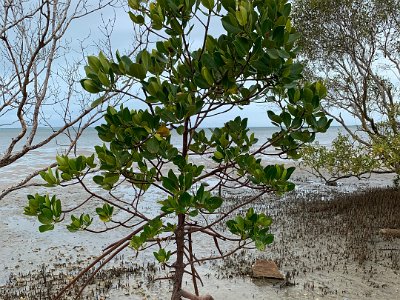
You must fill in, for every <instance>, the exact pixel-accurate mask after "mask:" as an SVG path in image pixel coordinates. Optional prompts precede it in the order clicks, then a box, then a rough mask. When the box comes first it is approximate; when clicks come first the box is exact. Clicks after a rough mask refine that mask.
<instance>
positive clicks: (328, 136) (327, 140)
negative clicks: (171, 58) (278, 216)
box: [0, 127, 343, 167]
mask: <svg viewBox="0 0 400 300" xmlns="http://www.w3.org/2000/svg"><path fill="white" fill-rule="evenodd" d="M205 130H206V132H209V129H205ZM250 130H251V131H252V132H254V134H255V136H256V137H257V138H258V139H259V143H261V142H263V141H265V140H266V139H267V138H269V137H271V135H272V134H273V133H274V132H275V131H276V128H274V127H255V128H251V129H250ZM340 131H343V128H341V127H331V128H330V129H329V130H328V131H327V132H326V133H324V134H318V135H317V138H316V140H317V141H318V142H319V143H320V144H322V145H327V146H329V145H330V144H331V142H332V140H333V139H334V138H335V137H336V136H337V134H338V132H340ZM18 132H19V131H18V129H14V128H1V129H0V155H2V154H3V153H4V151H5V149H6V146H7V145H8V144H9V143H10V141H11V139H12V138H13V137H15V136H16V135H17V134H18ZM51 133H52V130H51V129H49V128H40V129H38V132H37V135H36V138H35V141H36V142H37V141H42V140H44V139H46V138H47V137H48V136H49V135H50V134H51ZM181 138H182V137H181V136H179V135H178V134H176V133H173V134H172V143H173V144H174V145H175V146H177V147H179V145H180V144H181ZM101 144H102V141H101V140H100V139H99V138H98V136H97V131H96V130H95V129H94V128H88V129H87V130H86V131H85V132H84V134H83V136H82V137H81V138H80V140H79V143H78V147H77V149H78V152H79V153H85V154H88V153H90V152H94V146H95V145H101ZM68 145H69V140H68V138H67V136H66V135H65V134H64V135H60V136H58V137H57V138H56V139H54V140H53V141H51V142H49V143H48V144H46V145H45V146H43V147H41V148H39V149H37V150H34V151H31V152H30V153H29V154H28V155H26V156H24V157H23V158H21V159H20V160H19V161H18V162H17V164H13V165H19V166H21V165H22V166H27V167H33V165H36V166H41V165H46V164H49V162H53V161H54V159H55V156H56V155H57V154H62V153H63V152H64V151H65V149H66V148H67V146H68ZM20 147H22V144H19V145H18V147H17V148H20Z"/></svg>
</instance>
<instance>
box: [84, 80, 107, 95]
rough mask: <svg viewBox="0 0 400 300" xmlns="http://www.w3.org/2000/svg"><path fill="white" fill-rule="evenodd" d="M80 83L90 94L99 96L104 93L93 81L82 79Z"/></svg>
mask: <svg viewBox="0 0 400 300" xmlns="http://www.w3.org/2000/svg"><path fill="white" fill-rule="evenodd" d="M80 82H81V85H82V87H83V88H84V90H86V91H88V92H89V93H92V94H97V93H99V92H101V91H102V88H101V86H100V85H99V84H98V83H97V82H96V81H94V80H92V79H82V80H81V81H80Z"/></svg>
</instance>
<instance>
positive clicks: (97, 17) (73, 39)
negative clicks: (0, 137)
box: [0, 1, 354, 127]
mask: <svg viewBox="0 0 400 300" xmlns="http://www.w3.org/2000/svg"><path fill="white" fill-rule="evenodd" d="M123 2H125V1H123ZM124 9H125V8H120V9H118V10H113V9H112V8H107V9H103V10H102V11H101V12H97V13H94V14H92V15H89V16H86V17H85V18H82V19H78V20H76V21H74V22H73V23H72V24H71V27H70V28H69V31H68V32H67V34H66V35H65V39H66V41H67V43H68V45H69V47H70V48H71V50H70V52H69V54H68V56H67V59H70V60H71V61H72V60H73V59H78V58H79V57H82V55H84V56H85V57H86V56H88V55H97V54H98V52H99V51H100V50H103V51H104V52H105V53H107V52H108V51H107V47H106V45H104V44H101V39H102V38H103V35H102V33H101V31H100V30H99V27H101V25H102V24H103V23H104V22H106V23H107V22H109V21H110V22H111V23H113V22H115V23H114V25H113V30H112V35H111V45H112V49H111V51H112V52H113V53H115V51H116V50H119V51H120V53H121V54H124V53H127V52H129V50H130V49H131V45H132V37H133V35H134V32H133V27H132V22H131V20H130V18H129V16H128V14H127V13H126V12H125V11H124ZM210 28H211V31H210V34H212V35H213V36H218V35H219V34H220V33H221V32H223V28H222V26H221V24H220V21H219V20H218V19H215V20H214V21H213V23H212V24H211V26H210ZM201 29H202V26H195V28H194V31H193V34H192V38H191V40H190V42H191V44H192V46H193V49H195V48H197V47H199V46H200V45H201V43H202V38H203V33H202V32H201V31H200V30H201ZM196 30H197V31H196ZM82 41H83V43H84V44H85V46H86V47H85V50H84V51H85V53H83V54H82V53H81V51H80V42H82ZM102 47H105V49H104V48H103V49H99V48H102ZM61 64H62V62H60V63H59V65H61ZM81 70H82V77H83V76H84V71H83V67H82V68H81ZM54 71H55V72H57V70H54ZM0 72H1V71H0ZM130 106H131V107H135V108H136V107H137V108H140V106H137V105H136V104H135V102H133V101H132V102H131V103H130ZM51 109H52V108H51V107H49V108H47V110H48V113H47V115H48V118H49V119H50V120H51V122H52V123H53V125H55V126H57V125H58V124H57V117H56V116H53V115H52V114H51ZM268 109H270V108H268V107H267V106H266V105H261V104H251V105H249V106H246V107H244V108H243V109H242V110H240V109H233V110H232V111H230V112H228V113H226V114H224V115H219V116H217V117H215V118H212V119H208V120H207V121H205V123H204V126H205V127H215V126H221V125H222V124H223V123H224V122H226V121H227V120H229V119H232V118H234V117H236V116H238V115H240V116H241V117H243V118H244V117H246V118H248V119H249V126H251V127H264V126H271V123H270V122H269V119H268V117H267V115H266V112H267V110H268ZM0 118H1V120H0V124H4V123H8V122H10V121H12V118H15V116H12V115H5V116H2V117H0ZM349 120H350V119H349ZM350 122H351V120H350ZM352 123H354V122H352Z"/></svg>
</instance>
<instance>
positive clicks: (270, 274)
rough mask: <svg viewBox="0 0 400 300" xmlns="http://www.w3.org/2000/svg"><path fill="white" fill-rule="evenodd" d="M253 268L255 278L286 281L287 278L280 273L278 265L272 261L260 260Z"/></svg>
mask: <svg viewBox="0 0 400 300" xmlns="http://www.w3.org/2000/svg"><path fill="white" fill-rule="evenodd" d="M251 268H252V270H253V277H256V278H260V277H264V278H273V279H282V280H283V279H285V276H284V275H283V274H282V273H281V272H279V269H278V267H277V266H276V263H275V262H274V261H272V260H265V259H258V260H256V262H255V263H254V265H253V266H252V267H251Z"/></svg>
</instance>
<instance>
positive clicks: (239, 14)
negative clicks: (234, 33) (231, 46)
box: [236, 5, 247, 26]
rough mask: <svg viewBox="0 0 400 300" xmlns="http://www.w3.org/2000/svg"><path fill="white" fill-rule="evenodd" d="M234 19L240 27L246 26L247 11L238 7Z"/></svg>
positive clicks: (242, 7)
mask: <svg viewBox="0 0 400 300" xmlns="http://www.w3.org/2000/svg"><path fill="white" fill-rule="evenodd" d="M236 19H237V20H238V23H239V24H240V25H241V26H245V25H246V24H247V10H246V9H245V8H244V6H241V5H240V6H239V9H238V10H237V11H236Z"/></svg>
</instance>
